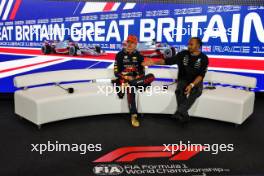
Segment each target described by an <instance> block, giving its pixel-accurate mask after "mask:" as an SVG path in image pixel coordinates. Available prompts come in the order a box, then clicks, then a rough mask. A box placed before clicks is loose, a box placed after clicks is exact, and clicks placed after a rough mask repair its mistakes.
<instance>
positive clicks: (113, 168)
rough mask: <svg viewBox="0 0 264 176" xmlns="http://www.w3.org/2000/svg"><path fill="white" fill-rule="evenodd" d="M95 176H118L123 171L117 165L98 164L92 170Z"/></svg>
mask: <svg viewBox="0 0 264 176" xmlns="http://www.w3.org/2000/svg"><path fill="white" fill-rule="evenodd" d="M93 172H94V174H96V175H119V174H122V173H123V172H124V169H123V168H122V167H121V166H120V165H117V164H100V165H97V166H95V167H94V168H93Z"/></svg>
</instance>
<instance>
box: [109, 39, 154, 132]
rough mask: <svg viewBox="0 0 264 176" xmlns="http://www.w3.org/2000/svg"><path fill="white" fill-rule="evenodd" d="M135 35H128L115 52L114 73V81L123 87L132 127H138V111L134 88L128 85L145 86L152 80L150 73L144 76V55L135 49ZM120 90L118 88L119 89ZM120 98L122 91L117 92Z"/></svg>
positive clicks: (122, 94)
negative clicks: (125, 44) (118, 50)
mask: <svg viewBox="0 0 264 176" xmlns="http://www.w3.org/2000/svg"><path fill="white" fill-rule="evenodd" d="M136 47H137V37H136V36H134V35H129V36H128V38H127V46H126V48H123V49H122V50H121V51H120V52H119V53H117V54H116V58H115V64H114V73H115V76H116V77H117V79H116V80H115V81H114V83H116V84H117V85H118V86H120V87H122V88H125V89H126V93H127V99H128V105H129V111H130V114H131V124H132V126H133V127H139V126H140V123H139V121H138V112H137V107H136V98H135V89H129V91H128V89H127V88H128V87H130V88H131V87H137V86H139V85H142V86H147V85H149V84H150V83H151V82H152V81H153V80H154V76H153V75H152V74H149V75H147V77H146V76H145V68H144V66H142V65H141V64H142V62H143V61H144V57H143V56H142V55H141V54H140V53H139V51H137V50H136ZM119 90H120V89H119ZM118 95H119V97H120V98H123V96H124V93H122V92H118Z"/></svg>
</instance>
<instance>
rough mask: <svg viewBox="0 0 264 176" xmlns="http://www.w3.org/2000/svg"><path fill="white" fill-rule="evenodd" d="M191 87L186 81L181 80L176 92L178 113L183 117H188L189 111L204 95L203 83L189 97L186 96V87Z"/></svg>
mask: <svg viewBox="0 0 264 176" xmlns="http://www.w3.org/2000/svg"><path fill="white" fill-rule="evenodd" d="M188 85H189V83H188V82H186V81H184V80H179V81H178V84H177V88H176V91H175V94H176V100H177V105H178V108H177V111H178V112H180V113H181V114H183V115H188V110H189V109H190V108H191V107H192V105H193V103H194V102H195V100H196V99H197V98H198V97H199V96H201V95H202V91H203V83H200V84H199V85H196V86H195V87H194V88H193V89H192V90H191V92H190V94H189V95H188V96H187V95H186V94H184V92H185V89H186V87H187V86H188Z"/></svg>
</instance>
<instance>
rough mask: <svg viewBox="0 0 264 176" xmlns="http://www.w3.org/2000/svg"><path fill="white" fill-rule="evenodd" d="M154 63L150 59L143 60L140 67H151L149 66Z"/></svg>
mask: <svg viewBox="0 0 264 176" xmlns="http://www.w3.org/2000/svg"><path fill="white" fill-rule="evenodd" d="M154 64H155V63H154V61H153V60H152V59H145V60H144V62H142V64H141V65H142V66H144V67H145V66H151V65H154Z"/></svg>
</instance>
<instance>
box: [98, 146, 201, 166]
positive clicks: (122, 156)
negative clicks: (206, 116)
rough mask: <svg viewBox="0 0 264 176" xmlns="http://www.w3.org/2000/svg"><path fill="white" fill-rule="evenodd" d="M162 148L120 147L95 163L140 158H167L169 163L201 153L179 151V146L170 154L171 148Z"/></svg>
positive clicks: (128, 160)
mask: <svg viewBox="0 0 264 176" xmlns="http://www.w3.org/2000/svg"><path fill="white" fill-rule="evenodd" d="M164 149H165V147H164V146H137V147H122V148H118V149H116V150H113V151H112V152H109V153H107V154H105V155H103V156H102V157H100V158H98V159H96V160H95V161H93V162H95V163H101V162H103V163H109V162H133V161H135V160H137V159H142V158H169V160H171V161H178V160H189V159H190V158H192V157H194V156H195V155H197V154H198V153H199V152H201V150H202V148H200V149H199V150H184V151H181V150H180V149H181V146H180V147H178V149H177V150H178V152H177V151H176V153H175V150H174V151H173V152H172V150H170V149H172V147H171V146H169V147H167V150H164ZM169 150H170V151H169Z"/></svg>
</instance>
